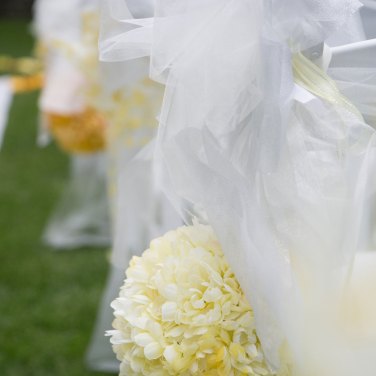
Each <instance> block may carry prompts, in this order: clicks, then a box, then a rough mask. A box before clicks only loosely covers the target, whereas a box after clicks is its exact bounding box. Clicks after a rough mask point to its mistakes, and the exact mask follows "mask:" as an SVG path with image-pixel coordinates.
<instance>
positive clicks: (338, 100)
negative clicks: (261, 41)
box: [292, 53, 363, 119]
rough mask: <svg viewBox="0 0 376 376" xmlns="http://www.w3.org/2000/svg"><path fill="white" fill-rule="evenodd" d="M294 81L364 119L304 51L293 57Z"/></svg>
mask: <svg viewBox="0 0 376 376" xmlns="http://www.w3.org/2000/svg"><path fill="white" fill-rule="evenodd" d="M292 66H293V73H294V81H295V83H296V84H298V85H299V86H301V87H303V88H304V89H306V90H307V91H309V92H310V93H312V94H314V95H315V96H317V97H319V98H322V99H324V100H326V101H328V102H329V103H333V104H336V105H339V106H341V107H344V108H346V109H347V110H348V111H350V112H352V113H353V114H355V115H356V116H357V117H359V118H360V119H363V116H362V114H361V113H360V112H359V110H358V109H357V108H356V107H355V106H354V105H353V104H352V103H351V101H350V100H349V99H348V98H346V97H345V96H344V95H343V94H342V93H341V92H340V90H339V89H338V87H337V85H336V83H335V81H334V80H333V79H331V78H330V77H329V76H328V75H327V74H326V72H325V71H324V70H322V69H321V68H319V67H318V66H317V65H316V64H314V63H313V62H312V61H311V60H309V59H308V58H306V57H305V56H304V55H303V54H302V53H297V54H295V55H294V56H293V59H292Z"/></svg>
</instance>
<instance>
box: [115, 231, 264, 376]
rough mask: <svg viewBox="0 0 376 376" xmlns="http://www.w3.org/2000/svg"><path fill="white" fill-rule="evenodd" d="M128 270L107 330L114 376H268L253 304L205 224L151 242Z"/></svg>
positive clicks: (134, 259)
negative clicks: (114, 359)
mask: <svg viewBox="0 0 376 376" xmlns="http://www.w3.org/2000/svg"><path fill="white" fill-rule="evenodd" d="M126 275H127V279H126V280H125V284H124V286H123V287H122V289H121V292H120V297H119V298H118V299H116V300H115V301H114V302H113V303H112V307H113V308H114V310H115V320H114V322H113V326H114V328H115V330H112V331H110V332H109V333H108V334H109V335H111V336H112V338H111V342H112V344H113V347H114V351H115V352H116V354H117V357H118V359H119V360H120V361H121V371H120V375H127V376H130V375H156V376H157V375H160V376H164V375H182V376H184V375H213V376H214V375H215V376H218V375H219V376H220V375H223V376H231V375H233V376H236V375H271V373H270V371H269V369H268V367H267V365H266V363H265V361H264V357H263V354H262V350H261V346H260V342H259V340H258V338H257V335H256V332H255V323H254V317H253V312H252V308H251V307H250V305H249V304H248V302H247V300H246V298H245V296H244V294H243V292H242V290H241V288H240V286H239V283H238V281H237V280H236V278H235V276H234V274H233V272H232V271H231V270H230V267H229V265H228V264H227V262H226V260H225V258H224V255H223V253H222V250H221V247H220V245H219V243H218V241H217V240H216V238H215V235H214V233H213V231H212V230H211V228H210V227H209V226H204V225H199V224H195V225H194V226H190V227H181V228H179V229H177V230H176V231H171V232H168V233H167V234H166V235H164V236H163V237H161V238H158V239H156V240H154V241H152V242H151V244H150V248H149V249H148V250H146V251H145V252H144V254H143V255H142V257H134V258H133V259H132V261H131V263H130V267H129V269H128V270H127V273H126Z"/></svg>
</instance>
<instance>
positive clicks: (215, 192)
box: [101, 0, 376, 376]
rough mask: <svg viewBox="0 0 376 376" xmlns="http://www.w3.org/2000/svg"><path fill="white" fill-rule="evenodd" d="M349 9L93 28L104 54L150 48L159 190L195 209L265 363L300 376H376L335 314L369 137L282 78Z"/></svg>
mask: <svg viewBox="0 0 376 376" xmlns="http://www.w3.org/2000/svg"><path fill="white" fill-rule="evenodd" d="M107 3H108V5H109V6H110V7H111V6H112V7H113V6H114V3H115V2H114V1H111V0H109V1H108V2H107ZM120 4H123V7H124V4H125V3H122V2H121V1H117V2H116V6H117V7H120ZM359 5H360V3H358V2H357V1H351V0H350V1H342V0H341V1H338V0H336V1H320V0H316V1H311V0H305V1H293V0H291V1H284V2H282V1H273V0H269V1H250V0H241V1H239V0H238V1H225V0H223V1H221V0H205V1H202V0H200V1H196V0H192V1H189V2H176V1H172V0H160V1H158V2H157V5H156V15H155V18H154V19H147V20H141V21H138V22H134V21H131V22H130V23H127V22H126V21H125V20H120V22H118V23H116V22H115V20H114V19H112V20H110V21H109V20H106V22H104V24H103V25H104V27H107V30H106V32H104V33H103V40H102V43H101V47H102V57H103V59H105V60H117V61H120V60H122V59H128V58H134V57H138V56H145V55H147V54H148V53H150V54H151V75H152V77H153V78H155V79H157V80H159V81H161V82H164V83H165V85H166V91H165V96H164V103H163V106H162V112H161V116H160V131H159V137H158V140H157V146H156V150H155V153H154V157H155V161H156V163H157V168H158V171H159V177H160V183H161V184H162V186H163V187H164V190H165V192H166V193H167V194H168V195H169V196H170V198H171V199H172V201H173V202H174V203H175V205H176V207H178V208H180V209H181V211H182V212H186V209H187V207H188V208H189V207H190V208H191V210H190V211H191V212H194V213H195V214H196V215H199V214H200V213H204V215H201V217H203V218H202V219H203V220H204V219H206V220H207V221H208V222H209V223H210V224H211V225H212V226H213V228H214V229H215V231H216V234H217V236H218V237H219V239H220V241H221V244H222V246H223V249H224V253H225V255H226V257H227V259H228V261H229V263H230V264H231V267H232V268H233V270H234V271H235V273H236V275H237V278H238V279H239V281H240V283H241V286H242V288H243V289H244V291H245V293H246V294H247V295H248V296H249V297H251V299H250V300H251V304H252V306H253V307H254V310H255V315H256V322H257V330H258V334H259V336H260V338H261V342H262V345H263V349H264V351H265V353H266V355H267V358H268V360H269V362H270V364H271V365H272V366H274V367H275V368H276V369H277V368H279V366H280V364H281V363H285V362H287V363H291V366H292V368H293V371H292V372H293V374H294V375H299V376H301V375H304V376H317V375H320V376H333V375H335V376H337V375H341V376H344V375H346V376H353V375H354V374H364V375H370V376H371V375H374V374H376V365H375V362H374V354H375V351H376V339H375V337H374V336H373V334H372V333H369V334H368V335H367V336H366V337H362V335H361V333H360V332H358V331H357V330H356V327H355V322H352V321H351V320H348V321H346V320H344V318H345V317H344V314H343V313H344V312H345V311H344V307H343V305H342V304H343V303H342V298H343V296H344V294H345V296H346V294H347V291H348V286H349V285H348V283H349V281H352V280H353V279H354V277H353V278H352V277H351V276H356V275H359V274H358V269H357V268H358V266H357V265H358V264H357V263H355V274H352V270H353V260H354V257H355V251H356V249H357V246H358V236H359V231H360V222H361V217H362V210H363V201H364V198H365V197H366V190H367V188H368V187H370V186H371V185H370V184H369V178H370V177H371V176H373V175H374V170H375V160H374V159H375V142H376V141H375V133H374V131H373V129H372V128H371V127H370V126H369V125H367V124H366V123H365V122H364V120H363V118H362V116H359V113H357V111H352V110H350V107H349V106H346V105H344V103H345V102H346V101H343V99H340V100H338V101H337V100H336V98H335V97H332V98H327V97H326V96H325V95H318V94H317V93H316V92H315V95H312V94H311V93H309V91H305V90H304V89H302V88H298V89H297V87H296V85H295V84H294V77H293V72H292V52H293V53H296V52H298V51H304V50H305V49H307V48H309V47H312V46H315V45H316V44H319V43H321V42H323V41H324V40H325V39H326V38H328V37H329V36H330V35H332V33H334V32H335V31H338V30H340V28H341V26H343V25H346V22H347V20H348V19H349V17H352V16H353V14H354V12H355V11H356V10H357V8H358V7H359ZM118 14H120V13H118ZM109 16H111V12H109ZM120 18H121V17H120ZM114 23H115V26H114ZM151 36H152V37H151ZM132 47H134V48H133V50H132ZM313 83H315V82H313ZM325 85H331V83H330V82H329V81H328V82H326V83H325V82H324V86H323V87H322V90H323V92H328V89H329V88H328V87H326V86H325ZM302 90H303V91H302ZM329 91H330V90H329ZM302 93H303V94H302ZM234 249H236V250H237V251H236V254H232V253H231V251H232V250H234ZM359 257H360V256H359ZM356 259H357V260H358V256H356ZM360 275H361V273H360ZM351 283H352V282H351ZM366 286H367V287H368V288H370V290H369V292H370V293H371V292H372V288H373V287H372V283H371V282H369V283H367V284H366ZM350 301H351V303H350V304H356V302H355V301H352V300H350ZM346 304H348V301H347V303H346ZM364 309H366V308H364ZM342 322H345V324H344V326H341V325H340V324H337V323H342ZM352 329H354V330H352ZM349 333H351V335H350V334H349ZM354 333H355V334H354Z"/></svg>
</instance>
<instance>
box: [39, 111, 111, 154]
mask: <svg viewBox="0 0 376 376" xmlns="http://www.w3.org/2000/svg"><path fill="white" fill-rule="evenodd" d="M45 115H46V118H47V122H48V127H49V129H50V131H51V133H52V134H53V136H54V137H55V139H56V141H57V143H58V144H59V146H60V147H61V148H62V149H63V150H64V151H66V152H69V153H93V152H97V151H101V150H104V149H105V147H106V121H105V119H104V117H103V116H102V115H101V114H100V113H99V112H98V111H96V110H94V109H92V108H87V109H86V110H85V111H84V112H82V113H79V114H72V115H61V114H56V113H46V114H45Z"/></svg>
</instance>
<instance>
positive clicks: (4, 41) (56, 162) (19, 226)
mask: <svg viewBox="0 0 376 376" xmlns="http://www.w3.org/2000/svg"><path fill="white" fill-rule="evenodd" d="M62 1H64V0H62ZM32 4H33V2H32V1H31V0H1V1H0V56H12V57H23V56H31V55H32V54H33V48H34V40H33V37H32V35H31V32H30V22H31V9H32ZM7 73H9V72H5V71H1V72H0V75H5V74H7ZM38 95H39V92H38V91H31V92H26V93H19V94H15V96H14V98H13V102H12V106H11V109H10V115H9V122H8V125H7V130H6V135H5V137H4V143H3V147H2V149H1V150H0V257H1V261H0V333H1V339H0V375H1V376H25V375H28V376H34V375H35V376H36V375H38V376H44V375H46V376H47V375H48V376H51V375H54V376H59V375H62V376H63V375H64V376H67V375H69V376H76V375H77V376H78V375H80V376H85V375H101V373H94V372H90V371H88V370H87V369H86V367H85V364H84V355H85V351H86V348H87V346H88V344H89V342H90V336H91V332H92V330H93V326H94V321H95V316H96V311H97V307H98V304H99V300H100V296H101V293H102V290H103V287H104V283H105V278H106V274H107V268H108V261H107V258H108V249H106V248H90V249H88V248H81V249H79V250H75V251H74V252H54V251H52V249H50V248H49V247H48V246H46V245H44V244H43V243H42V241H41V235H42V232H43V229H44V226H45V225H46V222H47V220H48V216H49V215H50V213H51V211H52V209H53V207H54V205H55V204H56V201H57V200H58V198H59V197H60V195H61V193H62V192H63V190H64V187H65V184H66V182H67V177H68V173H69V171H68V162H69V161H68V156H67V154H64V153H62V152H61V151H60V150H58V148H57V147H56V146H55V144H54V143H51V144H49V145H48V146H47V147H44V148H40V147H38V146H37V145H36V138H37V133H38V116H39V115H38V108H37V101H38Z"/></svg>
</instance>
